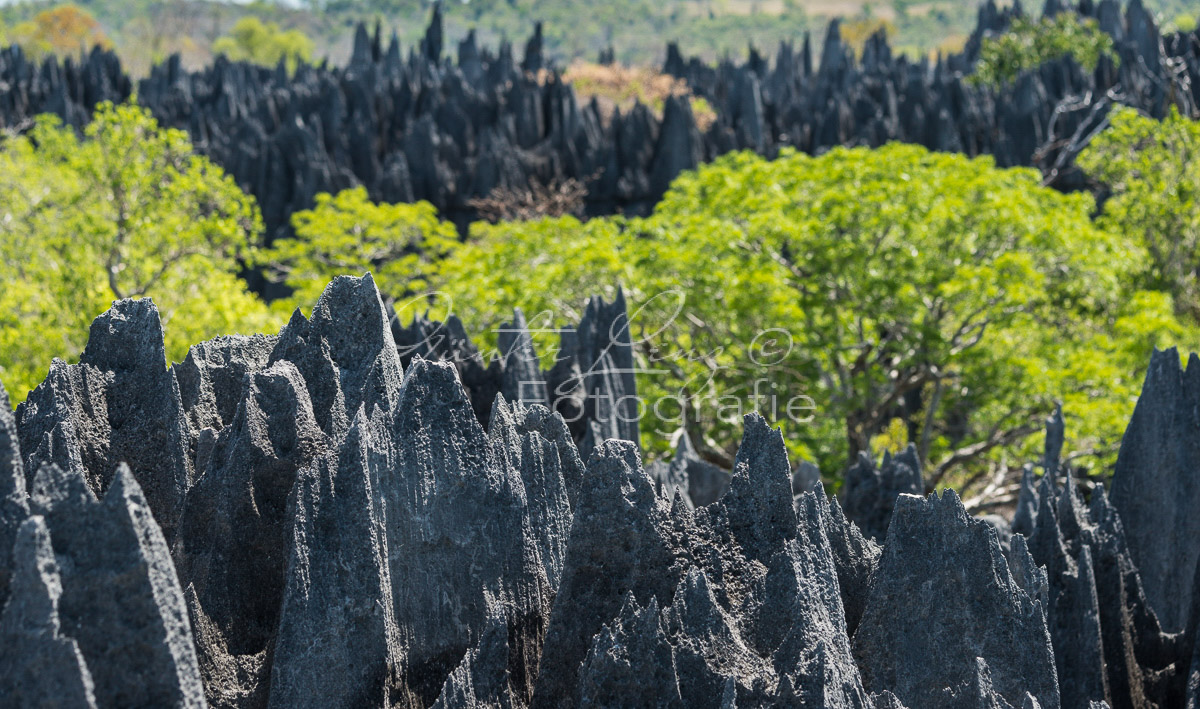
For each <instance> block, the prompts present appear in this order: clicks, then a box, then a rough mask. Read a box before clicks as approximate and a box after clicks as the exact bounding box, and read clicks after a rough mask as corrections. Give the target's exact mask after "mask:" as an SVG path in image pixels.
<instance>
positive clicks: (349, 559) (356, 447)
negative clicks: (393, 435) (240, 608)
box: [269, 407, 400, 708]
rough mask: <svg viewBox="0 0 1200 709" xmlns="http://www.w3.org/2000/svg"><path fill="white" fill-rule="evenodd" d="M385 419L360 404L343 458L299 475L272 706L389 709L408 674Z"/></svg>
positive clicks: (336, 457) (273, 671)
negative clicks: (391, 539)
mask: <svg viewBox="0 0 1200 709" xmlns="http://www.w3.org/2000/svg"><path fill="white" fill-rule="evenodd" d="M386 430H387V427H386V414H385V413H384V412H383V411H382V410H380V409H379V408H378V407H376V408H375V409H374V413H373V414H372V416H371V418H368V416H367V414H366V411H365V407H363V408H360V409H359V412H358V414H357V416H356V417H355V419H354V421H353V423H352V424H351V427H350V431H349V432H348V433H347V435H346V438H345V440H344V441H343V442H342V444H341V446H340V447H339V449H338V451H337V453H336V454H330V455H328V456H323V457H320V458H318V459H317V460H316V461H314V463H313V465H311V466H310V467H307V468H305V469H304V470H303V471H301V472H300V474H299V476H298V477H297V478H296V484H295V489H294V491H293V493H292V501H291V506H292V508H293V510H294V522H293V526H292V530H291V544H290V546H291V556H290V558H289V560H288V566H287V577H286V586H285V588H284V592H283V602H282V605H281V607H280V610H279V630H278V634H277V635H276V637H275V647H274V657H273V664H272V668H271V692H270V702H269V706H271V707H327V706H355V707H372V706H373V707H384V708H386V707H390V706H392V705H393V699H392V697H391V696H390V692H393V691H396V690H397V687H396V686H395V685H396V683H397V678H398V674H399V669H400V658H399V657H398V656H397V652H398V650H399V648H400V641H399V637H398V628H397V626H396V620H395V616H394V613H393V607H392V584H391V577H390V569H389V565H388V563H387V561H388V540H387V536H386V529H385V522H384V509H383V499H382V496H381V494H380V491H379V490H378V489H377V481H378V480H379V479H380V475H381V473H382V471H383V470H385V469H387V468H388V467H389V466H390V465H391V464H392V460H391V451H390V450H389V446H388V443H387V438H386Z"/></svg>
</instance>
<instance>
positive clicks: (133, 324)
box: [79, 298, 167, 372]
mask: <svg viewBox="0 0 1200 709" xmlns="http://www.w3.org/2000/svg"><path fill="white" fill-rule="evenodd" d="M79 362H80V363H81V364H90V365H92V366H94V367H96V368H97V369H101V370H104V371H111V372H124V371H134V370H144V371H147V372H154V371H158V370H161V371H163V372H165V371H166V369H167V357H166V349H165V348H164V346H163V329H162V321H161V320H160V319H159V316H158V307H157V306H155V305H154V301H152V300H151V299H149V298H141V299H138V300H131V299H126V300H118V301H115V302H114V303H113V304H112V307H111V308H109V309H108V310H106V311H105V312H104V313H103V314H101V315H100V316H99V317H97V318H96V319H95V320H93V321H92V326H91V329H90V330H89V331H88V343H87V346H86V347H84V349H83V354H81V355H80V356H79Z"/></svg>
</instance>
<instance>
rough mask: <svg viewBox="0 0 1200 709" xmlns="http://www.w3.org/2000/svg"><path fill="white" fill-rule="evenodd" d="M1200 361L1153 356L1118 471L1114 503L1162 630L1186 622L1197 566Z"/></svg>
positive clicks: (1199, 557) (1166, 354)
mask: <svg viewBox="0 0 1200 709" xmlns="http://www.w3.org/2000/svg"><path fill="white" fill-rule="evenodd" d="M1197 469H1200V359H1198V358H1197V357H1196V355H1195V354H1193V355H1191V356H1190V357H1189V358H1188V366H1187V369H1186V370H1185V369H1183V368H1182V367H1180V364H1179V353H1178V351H1177V350H1176V349H1175V348H1173V347H1172V348H1171V349H1168V350H1163V351H1158V350H1156V351H1155V352H1154V353H1153V354H1152V355H1151V357H1150V367H1149V369H1147V371H1146V379H1145V382H1144V383H1143V384H1142V393H1141V396H1139V397H1138V402H1137V406H1136V407H1135V408H1134V410H1133V418H1132V419H1130V421H1129V426H1128V427H1127V428H1126V429H1125V436H1124V437H1123V438H1122V439H1121V450H1120V452H1119V453H1118V455H1117V465H1116V469H1115V470H1114V472H1113V481H1112V494H1111V499H1112V505H1113V507H1115V508H1116V509H1117V511H1118V512H1119V513H1120V515H1121V522H1122V523H1123V524H1124V527H1125V534H1126V538H1127V540H1128V543H1129V553H1130V554H1131V555H1132V557H1133V562H1134V563H1135V564H1137V568H1138V569H1139V570H1140V571H1141V576H1142V583H1143V586H1144V588H1145V592H1146V598H1147V600H1148V601H1149V602H1150V607H1151V608H1153V609H1154V612H1155V614H1156V615H1157V616H1158V620H1159V622H1160V623H1161V624H1162V626H1163V629H1164V630H1166V631H1169V632H1177V631H1181V630H1183V629H1184V628H1185V626H1186V625H1187V622H1188V617H1187V616H1188V610H1189V608H1190V606H1191V598H1192V592H1193V589H1192V581H1193V575H1194V574H1193V572H1194V571H1195V569H1196V564H1197V561H1200V516H1198V515H1196V514H1195V511H1196V510H1197V509H1200V481H1197V479H1196V470H1197Z"/></svg>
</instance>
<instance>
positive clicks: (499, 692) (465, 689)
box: [433, 610, 523, 709]
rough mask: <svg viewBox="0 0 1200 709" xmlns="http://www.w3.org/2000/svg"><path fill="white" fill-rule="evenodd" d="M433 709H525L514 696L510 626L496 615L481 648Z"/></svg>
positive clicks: (444, 689)
mask: <svg viewBox="0 0 1200 709" xmlns="http://www.w3.org/2000/svg"><path fill="white" fill-rule="evenodd" d="M433 706H434V709H474V707H487V708H488V709H511V708H512V707H520V706H523V705H522V704H521V703H519V702H518V701H517V700H516V699H515V698H514V697H513V693H512V688H511V687H510V686H509V677H508V626H507V624H506V623H505V621H504V616H503V614H502V613H500V612H498V611H495V610H494V611H493V613H492V615H490V616H489V625H488V629H487V630H486V631H484V633H483V637H481V638H480V639H479V644H478V645H476V646H475V647H473V648H471V649H470V650H467V654H466V655H464V656H463V659H462V662H460V663H459V664H458V667H456V668H454V671H453V672H451V673H450V676H449V677H448V678H446V684H445V685H443V686H442V692H441V694H440V695H439V696H438V700H437V702H435V703H434V705H433Z"/></svg>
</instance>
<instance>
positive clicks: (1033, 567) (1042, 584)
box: [1008, 533, 1050, 609]
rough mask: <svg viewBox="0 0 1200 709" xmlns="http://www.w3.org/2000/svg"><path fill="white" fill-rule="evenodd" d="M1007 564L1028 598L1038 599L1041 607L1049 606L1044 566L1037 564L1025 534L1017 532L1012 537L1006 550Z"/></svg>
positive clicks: (1048, 589)
mask: <svg viewBox="0 0 1200 709" xmlns="http://www.w3.org/2000/svg"><path fill="white" fill-rule="evenodd" d="M1008 566H1009V570H1010V571H1011V572H1012V575H1013V579H1014V580H1015V581H1016V582H1017V585H1018V586H1020V587H1021V588H1022V589H1023V590H1024V591H1025V593H1026V594H1028V595H1029V597H1030V598H1032V599H1034V600H1037V601H1040V602H1041V604H1042V608H1043V609H1048V608H1049V598H1050V586H1049V581H1048V579H1047V577H1046V567H1045V566H1039V565H1038V564H1037V562H1036V561H1034V559H1033V555H1032V554H1031V553H1030V551H1029V544H1028V542H1026V541H1025V535H1023V534H1020V533H1017V534H1014V535H1013V537H1012V542H1011V543H1010V545H1009V551H1008Z"/></svg>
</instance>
